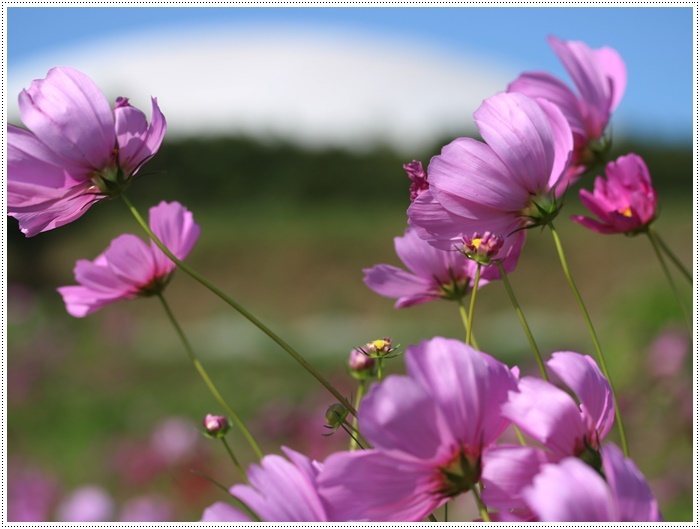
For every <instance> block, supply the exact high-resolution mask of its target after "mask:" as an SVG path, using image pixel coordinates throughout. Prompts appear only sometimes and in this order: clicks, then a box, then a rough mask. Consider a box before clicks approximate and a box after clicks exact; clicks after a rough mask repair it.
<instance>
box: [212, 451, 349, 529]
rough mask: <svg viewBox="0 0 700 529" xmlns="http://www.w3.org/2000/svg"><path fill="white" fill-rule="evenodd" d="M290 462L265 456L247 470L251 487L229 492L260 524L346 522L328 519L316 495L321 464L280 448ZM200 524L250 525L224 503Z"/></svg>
mask: <svg viewBox="0 0 700 529" xmlns="http://www.w3.org/2000/svg"><path fill="white" fill-rule="evenodd" d="M282 450H283V451H284V453H285V454H286V455H287V457H288V458H289V460H287V459H285V458H283V457H281V456H278V455H268V456H265V457H264V458H263V459H262V461H261V462H260V465H251V466H250V468H249V469H248V481H250V485H234V486H233V487H231V489H230V492H231V495H232V496H235V497H236V498H238V499H240V500H241V501H242V502H243V503H244V504H245V505H246V506H247V507H248V508H250V509H251V510H252V511H253V512H254V513H255V514H256V515H257V516H258V517H259V518H260V520H261V521H263V522H331V521H345V520H339V519H334V518H330V517H329V516H328V514H327V513H328V511H327V505H326V502H325V501H324V500H323V499H322V498H321V497H320V496H319V493H318V486H317V483H318V476H319V472H320V471H321V469H322V465H321V464H320V463H318V462H316V461H311V460H310V459H308V458H307V457H306V456H304V455H302V454H300V453H298V452H295V451H294V450H290V449H289V448H286V447H282ZM201 521H202V522H250V521H252V520H251V518H250V516H248V514H246V513H243V512H242V511H240V510H239V509H237V508H235V507H232V506H231V505H229V504H227V503H224V502H217V503H215V504H213V505H211V506H210V507H208V508H207V509H205V510H204V513H203V515H202V519H201Z"/></svg>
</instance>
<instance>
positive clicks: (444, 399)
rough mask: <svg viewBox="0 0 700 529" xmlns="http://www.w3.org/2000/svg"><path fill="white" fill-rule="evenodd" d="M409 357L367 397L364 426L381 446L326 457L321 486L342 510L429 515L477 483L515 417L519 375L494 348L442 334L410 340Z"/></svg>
mask: <svg viewBox="0 0 700 529" xmlns="http://www.w3.org/2000/svg"><path fill="white" fill-rule="evenodd" d="M406 367H407V372H408V376H389V377H388V378H387V379H386V380H384V381H383V382H382V383H380V384H375V385H374V386H373V387H372V389H371V390H370V392H369V394H368V395H367V396H366V397H365V398H364V399H363V400H362V403H361V407H360V409H359V415H358V416H359V423H360V428H361V430H362V434H363V436H364V437H365V438H366V439H367V441H368V442H369V443H371V444H372V446H373V447H374V448H373V449H369V450H362V451H355V452H342V453H337V454H333V455H331V456H330V457H329V458H328V459H326V461H325V463H324V468H323V471H322V472H321V474H320V478H319V484H320V489H319V490H320V493H321V495H322V496H323V497H324V498H325V499H326V501H327V504H328V505H329V509H330V511H329V512H330V514H331V516H333V517H334V518H335V519H343V520H353V521H372V522H386V521H394V522H396V521H409V522H418V521H421V520H422V519H423V518H424V517H426V516H427V515H428V514H430V513H431V512H432V511H433V510H435V509H436V508H437V507H439V506H440V505H442V504H444V503H445V502H447V501H448V500H449V499H450V498H452V497H453V496H457V495H459V494H461V493H463V492H467V491H469V490H472V489H473V487H474V486H475V485H476V483H477V482H478V481H479V479H480V476H481V472H482V455H483V454H484V452H486V451H487V450H488V449H489V447H491V446H492V445H493V443H494V442H495V441H496V439H497V438H498V437H499V436H500V434H501V433H502V432H503V430H504V429H505V428H506V427H507V425H508V421H507V420H505V419H503V417H502V416H501V413H500V406H501V405H502V404H503V403H504V402H505V400H506V398H507V394H508V392H509V391H513V390H515V387H516V376H515V375H514V374H513V373H511V371H510V370H509V369H508V367H507V366H505V365H504V364H501V363H500V362H498V361H496V360H495V359H493V358H492V357H490V356H488V355H486V354H484V353H480V352H478V351H476V350H475V349H473V348H471V347H469V346H468V345H465V344H464V343H463V342H460V341H457V340H450V339H446V338H433V339H432V340H428V341H423V342H421V343H420V344H419V345H416V346H412V347H409V348H408V349H407V351H406Z"/></svg>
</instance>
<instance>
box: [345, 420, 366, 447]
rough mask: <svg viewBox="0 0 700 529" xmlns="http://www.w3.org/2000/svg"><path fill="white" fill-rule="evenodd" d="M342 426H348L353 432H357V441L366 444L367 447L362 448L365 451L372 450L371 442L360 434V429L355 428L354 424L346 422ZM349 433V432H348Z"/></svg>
mask: <svg viewBox="0 0 700 529" xmlns="http://www.w3.org/2000/svg"><path fill="white" fill-rule="evenodd" d="M341 424H342V425H343V426H347V427H348V428H349V429H350V430H351V431H353V432H355V434H356V435H357V437H358V439H357V441H360V442H362V443H364V444H365V447H362V449H363V450H364V449H365V448H372V445H371V444H370V442H369V441H367V439H365V436H364V435H362V433H361V432H360V430H359V429H357V428H355V427H354V426H353V425H352V424H350V423H349V422H348V421H347V420H344V421H343V422H342V423H341ZM346 431H347V430H346ZM348 433H349V432H348Z"/></svg>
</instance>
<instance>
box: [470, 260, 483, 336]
mask: <svg viewBox="0 0 700 529" xmlns="http://www.w3.org/2000/svg"><path fill="white" fill-rule="evenodd" d="M480 277H481V263H476V274H475V275H474V287H473V288H472V298H471V300H470V301H469V316H468V318H467V321H468V324H467V343H471V341H472V325H473V324H474V307H475V306H476V291H477V290H479V278H480Z"/></svg>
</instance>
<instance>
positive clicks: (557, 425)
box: [502, 377, 587, 457]
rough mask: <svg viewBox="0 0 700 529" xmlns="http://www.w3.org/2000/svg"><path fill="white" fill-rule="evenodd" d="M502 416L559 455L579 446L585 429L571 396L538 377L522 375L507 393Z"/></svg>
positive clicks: (565, 454)
mask: <svg viewBox="0 0 700 529" xmlns="http://www.w3.org/2000/svg"><path fill="white" fill-rule="evenodd" d="M502 409H503V415H504V416H505V417H507V418H508V419H510V420H511V421H513V423H515V425H516V426H518V428H520V429H521V430H522V431H523V432H525V433H527V434H529V435H531V436H532V437H533V438H535V439H536V440H537V441H539V442H540V443H542V444H544V445H545V446H546V447H547V448H549V449H551V450H552V451H553V452H554V453H555V454H557V455H559V456H562V457H563V456H570V455H574V454H576V453H577V452H578V451H579V450H581V449H583V448H584V446H583V440H584V439H585V436H586V433H587V430H586V427H585V424H584V423H583V420H582V419H581V415H580V412H579V409H578V406H576V403H575V402H574V401H573V399H572V398H571V397H570V396H569V395H568V394H566V393H565V392H564V391H562V390H560V389H559V388H556V387H555V386H553V385H552V384H549V383H548V382H545V381H543V380H540V379H536V378H530V377H525V378H522V379H521V380H520V382H519V383H518V391H517V392H511V393H510V394H509V400H508V402H507V403H506V404H504V405H503V408H502Z"/></svg>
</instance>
